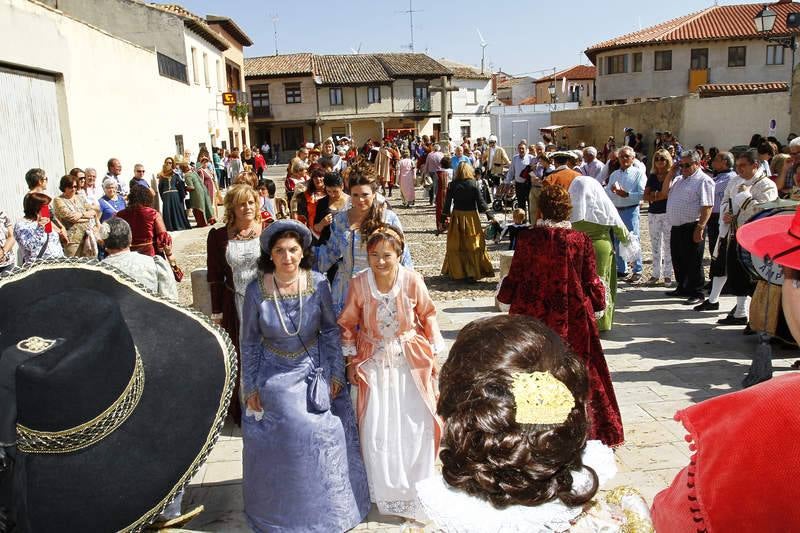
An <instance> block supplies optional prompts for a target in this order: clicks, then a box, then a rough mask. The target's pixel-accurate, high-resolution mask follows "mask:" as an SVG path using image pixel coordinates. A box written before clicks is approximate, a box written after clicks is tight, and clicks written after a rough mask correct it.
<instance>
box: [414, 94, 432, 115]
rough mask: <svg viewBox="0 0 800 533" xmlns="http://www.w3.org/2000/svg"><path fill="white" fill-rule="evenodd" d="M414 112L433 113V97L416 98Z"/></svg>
mask: <svg viewBox="0 0 800 533" xmlns="http://www.w3.org/2000/svg"><path fill="white" fill-rule="evenodd" d="M414 111H421V112H423V113H430V112H431V97H430V96H426V97H419V96H418V97H416V98H414Z"/></svg>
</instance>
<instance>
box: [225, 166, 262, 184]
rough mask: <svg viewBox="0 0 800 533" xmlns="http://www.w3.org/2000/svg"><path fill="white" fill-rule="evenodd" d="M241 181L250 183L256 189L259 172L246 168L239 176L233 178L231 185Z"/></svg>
mask: <svg viewBox="0 0 800 533" xmlns="http://www.w3.org/2000/svg"><path fill="white" fill-rule="evenodd" d="M241 183H243V184H245V185H249V186H250V187H252V188H253V189H255V188H256V186H257V185H258V174H256V173H255V172H253V171H252V170H249V169H248V170H245V171H244V172H240V173H239V175H238V176H236V177H235V178H233V183H232V184H231V185H239V184H241Z"/></svg>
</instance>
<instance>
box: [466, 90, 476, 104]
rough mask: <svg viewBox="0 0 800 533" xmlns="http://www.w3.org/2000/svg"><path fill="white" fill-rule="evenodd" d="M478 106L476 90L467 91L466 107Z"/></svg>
mask: <svg viewBox="0 0 800 533" xmlns="http://www.w3.org/2000/svg"><path fill="white" fill-rule="evenodd" d="M477 104H478V89H467V105H477Z"/></svg>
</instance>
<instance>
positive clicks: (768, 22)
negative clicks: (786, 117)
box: [753, 6, 798, 113]
mask: <svg viewBox="0 0 800 533" xmlns="http://www.w3.org/2000/svg"><path fill="white" fill-rule="evenodd" d="M776 18H777V15H776V14H775V12H774V11H773V10H771V9H770V8H769V7H767V6H764V7H763V8H761V11H759V12H758V13H756V16H755V17H754V18H753V24H755V27H756V33H758V34H759V35H760V36H761V38H762V39H764V40H765V41H767V42H770V43H775V44H778V45H780V46H782V47H784V48H790V49H791V50H792V63H791V68H790V69H789V102H790V106H789V113H791V101H792V81H793V78H794V52H795V50H797V39H796V35H795V32H794V31H793V30H794V29H795V28H797V24H798V19H797V13H789V14H788V15H786V29H787V30H789V32H790V34H789V35H784V36H774V35H767V34H768V33H771V32H772V30H773V28H774V27H775V19H776Z"/></svg>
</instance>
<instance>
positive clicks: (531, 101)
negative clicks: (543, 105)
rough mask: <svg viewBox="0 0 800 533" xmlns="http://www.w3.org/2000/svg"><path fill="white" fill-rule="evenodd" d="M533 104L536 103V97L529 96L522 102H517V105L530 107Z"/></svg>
mask: <svg viewBox="0 0 800 533" xmlns="http://www.w3.org/2000/svg"><path fill="white" fill-rule="evenodd" d="M535 103H536V97H535V96H529V97H527V98H523V99H522V100H520V101H519V105H532V104H535Z"/></svg>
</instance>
